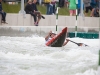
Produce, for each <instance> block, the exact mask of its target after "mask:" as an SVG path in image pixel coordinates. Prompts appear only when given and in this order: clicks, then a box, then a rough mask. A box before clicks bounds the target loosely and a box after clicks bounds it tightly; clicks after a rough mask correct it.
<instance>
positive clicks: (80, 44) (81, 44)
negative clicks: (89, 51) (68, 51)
mask: <svg viewBox="0 0 100 75" xmlns="http://www.w3.org/2000/svg"><path fill="white" fill-rule="evenodd" d="M77 45H78V46H88V45H86V44H84V43H78V44H77Z"/></svg>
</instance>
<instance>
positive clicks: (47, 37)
mask: <svg viewBox="0 0 100 75" xmlns="http://www.w3.org/2000/svg"><path fill="white" fill-rule="evenodd" d="M51 33H52V31H50V32H49V33H48V35H47V36H46V37H45V40H46V41H47V40H48V39H49V37H50V35H51Z"/></svg>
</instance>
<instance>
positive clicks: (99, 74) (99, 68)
mask: <svg viewBox="0 0 100 75" xmlns="http://www.w3.org/2000/svg"><path fill="white" fill-rule="evenodd" d="M99 2H100V1H99ZM99 7H100V5H99ZM99 15H100V9H99ZM99 20H100V17H99ZM98 75H100V21H99V65H98Z"/></svg>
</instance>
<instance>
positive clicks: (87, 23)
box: [4, 13, 99, 27]
mask: <svg viewBox="0 0 100 75" xmlns="http://www.w3.org/2000/svg"><path fill="white" fill-rule="evenodd" d="M44 16H45V18H46V19H41V21H40V23H39V26H55V25H56V16H55V15H44ZM6 20H7V22H8V24H7V25H4V26H34V20H33V17H32V16H31V15H29V14H26V15H25V16H24V15H23V14H10V13H8V14H7V17H6ZM75 21H76V17H75V16H60V15H59V16H58V26H67V27H75ZM77 21H78V27H99V18H98V17H85V18H84V19H83V18H82V17H78V20H77Z"/></svg>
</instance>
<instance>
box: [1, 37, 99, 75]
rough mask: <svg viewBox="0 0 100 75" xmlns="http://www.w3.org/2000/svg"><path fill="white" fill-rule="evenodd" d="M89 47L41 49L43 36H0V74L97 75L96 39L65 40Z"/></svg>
mask: <svg viewBox="0 0 100 75" xmlns="http://www.w3.org/2000/svg"><path fill="white" fill-rule="evenodd" d="M69 39H71V40H73V41H75V42H81V43H85V44H87V45H89V46H88V47H78V46H77V45H76V44H73V43H71V42H69V43H68V44H67V45H66V46H64V47H57V48H55V47H47V46H45V40H44V37H39V36H32V37H6V36H1V37H0V75H97V67H98V50H99V41H98V40H99V39H82V38H69Z"/></svg>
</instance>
